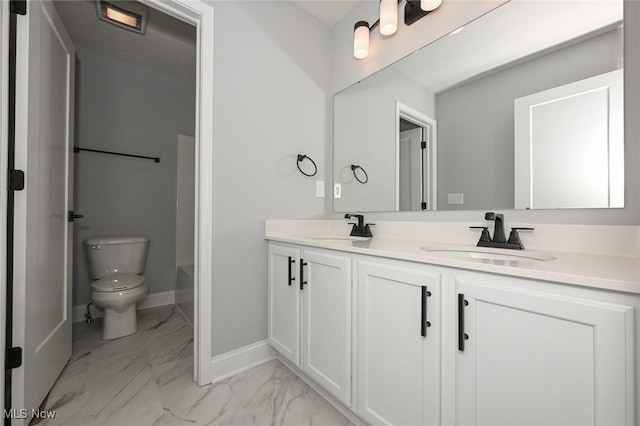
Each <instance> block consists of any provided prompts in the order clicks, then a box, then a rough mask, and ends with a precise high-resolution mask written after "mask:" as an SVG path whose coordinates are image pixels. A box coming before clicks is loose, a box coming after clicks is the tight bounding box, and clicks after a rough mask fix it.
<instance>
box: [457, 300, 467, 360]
mask: <svg viewBox="0 0 640 426" xmlns="http://www.w3.org/2000/svg"><path fill="white" fill-rule="evenodd" d="M468 304H469V302H467V301H466V300H464V294H462V293H458V350H459V351H460V352H464V341H465V340H467V339H468V338H469V335H468V334H466V333H465V332H464V307H465V306H467V305H468Z"/></svg>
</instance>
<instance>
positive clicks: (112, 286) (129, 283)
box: [91, 274, 146, 292]
mask: <svg viewBox="0 0 640 426" xmlns="http://www.w3.org/2000/svg"><path fill="white" fill-rule="evenodd" d="M145 281H146V278H145V277H144V275H134V274H117V275H112V276H110V277H107V278H102V279H100V280H97V281H94V282H92V283H91V289H92V290H93V291H101V292H111V291H113V292H116V291H126V290H132V289H134V288H137V287H140V286H141V285H143V284H144V283H145Z"/></svg>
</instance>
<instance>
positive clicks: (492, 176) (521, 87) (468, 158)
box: [436, 29, 623, 210]
mask: <svg viewBox="0 0 640 426" xmlns="http://www.w3.org/2000/svg"><path fill="white" fill-rule="evenodd" d="M622 38H623V34H622V29H617V30H613V31H609V32H607V33H605V34H602V35H600V36H597V37H594V38H591V39H588V40H586V41H584V42H581V43H578V44H575V45H573V46H569V47H566V48H564V49H561V50H557V51H555V52H553V53H550V54H547V55H544V56H540V57H537V58H534V59H532V60H530V61H527V62H523V63H520V64H518V65H515V66H512V67H509V68H506V69H503V70H501V71H498V72H496V73H493V74H490V75H488V76H486V77H484V78H481V79H478V80H474V81H472V82H469V83H467V84H464V85H462V86H458V87H455V88H453V89H450V90H447V91H445V92H442V93H438V94H437V96H436V115H437V118H438V207H439V208H440V209H441V210H456V209H457V210H479V209H485V210H491V209H513V206H514V201H513V200H514V162H513V159H514V129H513V126H514V117H513V100H514V99H517V98H519V97H522V96H526V95H530V94H533V93H537V92H540V91H543V90H546V89H550V88H552V87H557V86H562V85H564V84H568V83H571V82H574V81H578V80H583V79H585V78H588V77H593V76H595V75H599V74H603V73H606V72H609V71H613V70H616V69H619V68H620V67H621V66H622V63H621V58H622V56H623V52H622V46H623V44H622ZM452 192H453V193H457V192H461V193H464V205H459V206H456V205H448V204H447V193H452Z"/></svg>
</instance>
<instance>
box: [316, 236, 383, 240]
mask: <svg viewBox="0 0 640 426" xmlns="http://www.w3.org/2000/svg"><path fill="white" fill-rule="evenodd" d="M307 238H309V239H311V240H322V241H369V240H370V239H371V237H352V236H351V235H313V236H310V237H307Z"/></svg>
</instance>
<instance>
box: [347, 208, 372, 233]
mask: <svg viewBox="0 0 640 426" xmlns="http://www.w3.org/2000/svg"><path fill="white" fill-rule="evenodd" d="M352 217H355V218H356V219H357V220H358V223H352V225H353V227H352V228H351V233H350V234H349V235H351V236H352V237H373V234H372V233H371V228H369V226H370V225H375V223H367V224H365V223H364V215H361V214H350V213H347V214H345V215H344V218H345V219H351V218H352ZM349 223H351V222H349Z"/></svg>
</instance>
